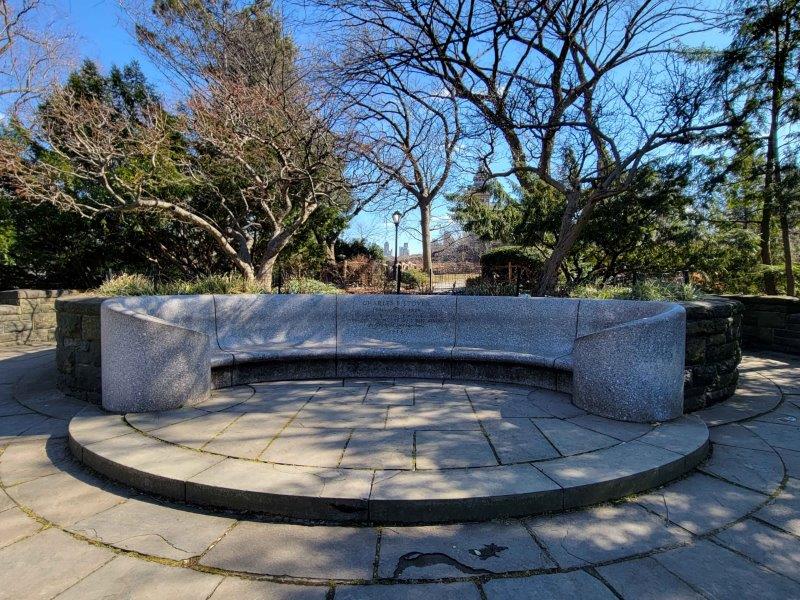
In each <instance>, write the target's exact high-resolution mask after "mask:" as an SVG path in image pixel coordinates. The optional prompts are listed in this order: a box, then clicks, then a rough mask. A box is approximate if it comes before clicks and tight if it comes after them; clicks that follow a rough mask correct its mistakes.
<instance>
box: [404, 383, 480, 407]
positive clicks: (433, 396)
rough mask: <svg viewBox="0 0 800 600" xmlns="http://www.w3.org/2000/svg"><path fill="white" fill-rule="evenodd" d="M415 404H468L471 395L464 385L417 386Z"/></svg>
mask: <svg viewBox="0 0 800 600" xmlns="http://www.w3.org/2000/svg"><path fill="white" fill-rule="evenodd" d="M414 404H416V405H417V406H437V405H440V404H457V405H460V406H468V404H469V397H468V396H467V392H466V391H465V390H464V388H463V387H460V386H447V387H424V386H423V387H415V388H414Z"/></svg>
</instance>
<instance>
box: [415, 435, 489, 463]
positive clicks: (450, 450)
mask: <svg viewBox="0 0 800 600" xmlns="http://www.w3.org/2000/svg"><path fill="white" fill-rule="evenodd" d="M415 440H416V445H415V448H416V468H417V469H452V468H460V467H486V466H493V465H496V464H498V462H497V458H496V457H495V455H494V452H492V447H491V446H490V445H489V440H487V439H486V436H485V435H484V434H483V432H482V431H480V430H475V431H417V432H416V437H415Z"/></svg>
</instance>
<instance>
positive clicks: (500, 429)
mask: <svg viewBox="0 0 800 600" xmlns="http://www.w3.org/2000/svg"><path fill="white" fill-rule="evenodd" d="M482 423H483V428H484V431H486V434H487V435H488V436H489V439H490V440H491V442H492V446H493V447H494V450H495V452H497V455H498V456H499V457H500V462H502V463H503V464H513V463H519V462H529V461H537V460H546V459H550V458H556V457H558V456H560V454H559V453H558V450H556V449H555V448H554V447H553V445H552V444H551V443H550V442H549V441H548V440H547V438H546V437H544V435H542V432H541V431H539V429H538V427H536V426H535V425H534V424H533V422H532V421H531V420H530V419H499V420H484V421H482Z"/></svg>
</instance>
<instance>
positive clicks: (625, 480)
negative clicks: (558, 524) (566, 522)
mask: <svg viewBox="0 0 800 600" xmlns="http://www.w3.org/2000/svg"><path fill="white" fill-rule="evenodd" d="M538 466H539V468H540V469H541V470H542V471H543V472H544V473H545V474H546V475H547V476H548V477H549V478H550V479H552V480H553V481H555V482H556V483H558V484H559V485H561V486H562V487H563V488H564V508H575V507H579V506H587V505H589V504H595V503H597V502H603V501H606V500H610V499H612V498H621V497H623V496H627V495H629V494H633V493H636V492H640V491H642V490H646V489H650V488H653V487H656V486H658V485H661V484H663V483H665V482H667V481H670V480H671V479H675V478H676V477H678V476H680V475H682V474H683V473H684V471H685V468H686V466H685V464H684V461H683V457H682V456H681V455H678V454H675V453H674V452H670V451H669V450H664V449H663V448H658V447H656V446H650V445H649V444H642V443H641V442H638V441H633V442H623V443H620V444H617V445H616V446H612V447H611V448H605V449H603V450H597V451H596V452H589V453H586V454H579V455H577V456H570V457H566V458H560V459H556V460H552V461H546V462H542V463H538Z"/></svg>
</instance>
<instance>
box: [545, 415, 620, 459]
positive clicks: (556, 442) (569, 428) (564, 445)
mask: <svg viewBox="0 0 800 600" xmlns="http://www.w3.org/2000/svg"><path fill="white" fill-rule="evenodd" d="M533 422H534V424H535V425H536V427H538V428H539V431H541V432H542V434H543V435H544V436H545V437H546V438H547V439H548V441H549V442H550V443H551V444H553V446H554V447H555V448H556V449H557V450H558V451H559V453H560V454H561V455H562V456H571V455H573V454H581V453H583V452H591V451H593V450H599V449H601V448H608V447H610V446H615V445H617V444H619V440H618V439H616V438H613V437H610V436H607V435H603V434H602V433H597V432H595V431H592V430H590V429H585V428H583V427H581V426H580V425H576V424H575V423H572V422H570V421H563V420H561V419H533Z"/></svg>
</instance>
